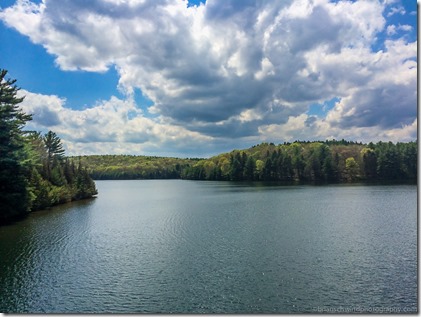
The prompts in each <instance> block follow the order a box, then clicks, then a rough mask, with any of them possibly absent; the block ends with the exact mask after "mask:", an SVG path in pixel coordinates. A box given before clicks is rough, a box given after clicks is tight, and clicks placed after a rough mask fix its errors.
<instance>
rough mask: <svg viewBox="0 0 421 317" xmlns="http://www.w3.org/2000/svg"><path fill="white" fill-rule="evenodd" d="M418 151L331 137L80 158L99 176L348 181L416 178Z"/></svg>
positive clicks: (404, 145)
mask: <svg viewBox="0 0 421 317" xmlns="http://www.w3.org/2000/svg"><path fill="white" fill-rule="evenodd" d="M417 150H418V147H417V142H408V143H396V144H394V143H392V142H378V143H376V144H373V143H369V144H363V143H356V142H349V141H345V140H340V141H337V140H331V141H318V142H307V141H296V142H293V143H283V144H278V145H275V144H273V143H261V144H258V145H255V146H253V147H251V148H249V149H243V150H233V151H231V152H229V153H222V154H220V155H217V156H214V157H211V158H209V159H180V158H168V157H151V156H131V155H93V156H82V157H80V159H81V162H82V164H83V165H84V166H86V167H87V169H88V171H89V173H90V175H91V176H92V178H94V179H170V178H182V179H195V180H231V181H289V182H297V181H304V182H348V181H358V180H416V177H417V153H418V151H417ZM77 159H79V157H77Z"/></svg>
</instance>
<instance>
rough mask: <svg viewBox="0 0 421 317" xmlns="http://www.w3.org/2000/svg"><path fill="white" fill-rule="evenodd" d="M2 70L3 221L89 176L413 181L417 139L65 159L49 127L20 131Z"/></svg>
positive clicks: (87, 193) (62, 195) (88, 185)
mask: <svg viewBox="0 0 421 317" xmlns="http://www.w3.org/2000/svg"><path fill="white" fill-rule="evenodd" d="M6 74H7V71H6V70H1V71H0V171H1V174H0V223H2V222H6V221H9V220H11V219H12V220H13V219H16V218H20V217H24V216H26V215H27V214H28V213H29V212H31V211H34V210H40V209H45V208H48V207H50V206H53V205H56V204H60V203H64V202H69V201H72V200H79V199H84V198H89V197H92V196H94V195H96V194H97V189H96V187H95V182H94V181H93V179H97V180H105V179H115V180H118V179H191V180H226V181H285V182H311V183H319V182H331V183H335V182H356V181H385V180H387V181H389V180H392V181H408V180H409V181H412V182H416V180H417V155H418V144H417V141H413V142H407V143H400V142H398V143H396V144H395V143H392V142H378V143H376V144H374V143H369V144H363V143H358V142H352V141H346V140H339V141H338V140H326V141H317V142H316V141H312V142H310V141H295V142H292V143H288V142H284V143H282V144H278V145H275V144H274V143H261V144H258V145H255V146H253V147H251V148H249V149H244V150H233V151H231V152H229V153H223V154H220V155H217V156H214V157H211V158H208V159H199V158H188V159H187V158H186V159H182V158H170V157H155V156H134V155H90V156H76V157H66V155H65V151H64V149H63V146H62V143H61V140H60V138H59V137H58V136H57V135H56V133H54V132H53V131H48V132H47V133H45V134H44V135H42V134H41V133H40V132H36V131H25V130H24V127H25V124H26V122H28V121H30V120H31V119H32V117H31V115H28V114H25V113H24V112H23V111H22V110H21V109H20V108H19V104H20V103H21V102H22V101H23V99H24V98H18V97H17V92H18V90H19V88H17V87H16V85H15V82H16V80H10V79H6V77H5V76H6Z"/></svg>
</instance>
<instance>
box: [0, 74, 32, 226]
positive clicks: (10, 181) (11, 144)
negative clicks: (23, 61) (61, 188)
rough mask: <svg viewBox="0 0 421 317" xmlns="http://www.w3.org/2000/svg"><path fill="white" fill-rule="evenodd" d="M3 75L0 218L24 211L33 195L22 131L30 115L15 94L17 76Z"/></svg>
mask: <svg viewBox="0 0 421 317" xmlns="http://www.w3.org/2000/svg"><path fill="white" fill-rule="evenodd" d="M6 75H7V71H6V70H1V71H0V222H2V221H6V220H8V219H11V218H16V217H22V216H24V215H25V214H27V213H28V212H29V209H30V204H31V198H32V196H31V194H30V189H29V184H28V179H27V174H28V169H27V166H26V165H25V162H26V161H27V153H26V152H25V142H24V132H23V131H22V128H23V126H24V125H25V123H26V122H27V121H29V120H31V116H28V115H26V114H25V113H24V112H23V111H22V110H21V109H20V108H19V106H18V104H19V103H21V102H22V101H23V98H18V97H17V93H18V91H19V89H18V88H17V87H16V86H15V82H16V80H10V79H6V78H5V77H6Z"/></svg>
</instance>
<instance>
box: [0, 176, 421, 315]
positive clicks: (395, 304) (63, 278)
mask: <svg viewBox="0 0 421 317" xmlns="http://www.w3.org/2000/svg"><path fill="white" fill-rule="evenodd" d="M97 187H98V189H99V193H100V194H99V196H98V198H97V199H93V200H90V201H84V202H77V203H72V204H68V205H64V206H60V207H56V208H53V209H52V210H50V211H42V212H37V213H34V214H32V215H31V216H30V217H29V218H28V219H26V220H25V221H22V222H19V223H17V224H14V225H11V226H5V227H1V228H0V284H1V285H2V288H3V290H2V293H1V294H0V311H4V312H52V313H60V312H81V313H86V312H101V313H106V312H116V313H130V312H165V313H168V312H176V313H190V312H193V313H254V312H256V313H268V312H276V313H287V312H313V313H315V312H326V311H329V309H330V311H329V312H335V309H336V312H343V311H341V310H340V309H354V310H355V309H357V308H358V309H360V311H361V310H362V311H364V310H365V311H366V312H376V311H377V312H379V309H386V308H390V309H392V308H393V309H395V310H394V312H403V310H406V312H408V311H412V312H414V311H415V310H416V309H417V191H416V186H409V185H408V186H407V185H403V186H343V185H341V186H317V187H316V186H280V185H279V186H264V184H235V183H229V182H193V181H175V180H173V181H168V180H166V181H100V182H97ZM376 309H377V310H376ZM397 310H399V311H397Z"/></svg>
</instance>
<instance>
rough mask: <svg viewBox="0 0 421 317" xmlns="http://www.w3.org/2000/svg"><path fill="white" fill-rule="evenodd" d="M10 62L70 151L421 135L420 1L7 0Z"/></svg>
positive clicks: (3, 32)
mask: <svg viewBox="0 0 421 317" xmlns="http://www.w3.org/2000/svg"><path fill="white" fill-rule="evenodd" d="M0 7H1V11H0V20H1V22H0V39H1V42H2V45H1V46H0V68H5V69H7V70H8V71H9V76H10V77H11V78H16V79H17V80H18V82H17V84H18V86H19V87H21V88H22V89H21V93H22V94H24V95H26V98H25V101H24V103H23V104H22V108H23V109H24V111H25V112H27V113H32V114H33V121H32V122H31V123H30V124H28V129H35V130H38V131H43V132H46V131H48V130H53V131H55V132H56V133H57V134H58V135H59V136H60V137H61V138H62V140H63V143H64V144H65V147H66V149H67V151H68V154H70V155H80V154H120V153H124V154H140V155H158V156H178V157H207V156H211V155H214V154H217V153H220V152H225V151H230V150H232V149H234V148H247V147H249V146H251V145H254V144H258V143H260V142H263V141H267V142H274V143H276V144H278V143H282V142H284V141H294V140H325V139H332V138H335V139H342V138H345V139H347V140H354V141H362V142H370V141H373V142H377V141H379V140H382V141H389V140H390V141H393V142H397V141H411V140H416V138H417V3H416V1H415V0H360V1H350V0H348V1H332V0H330V1H329V0H279V1H273V0H272V1H265V0H254V1H253V0H241V1H240V0H206V1H204V0H202V2H200V1H186V0H89V1H87V0H42V1H40V0H37V1H35V0H32V1H29V0H0Z"/></svg>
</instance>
